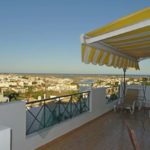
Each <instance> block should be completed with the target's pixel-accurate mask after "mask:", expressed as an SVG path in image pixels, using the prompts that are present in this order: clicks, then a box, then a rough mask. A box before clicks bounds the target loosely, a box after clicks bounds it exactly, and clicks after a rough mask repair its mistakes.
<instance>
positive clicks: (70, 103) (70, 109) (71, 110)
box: [70, 95, 73, 118]
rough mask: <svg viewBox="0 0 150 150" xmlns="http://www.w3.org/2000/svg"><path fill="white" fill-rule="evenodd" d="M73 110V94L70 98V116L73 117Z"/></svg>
mask: <svg viewBox="0 0 150 150" xmlns="http://www.w3.org/2000/svg"><path fill="white" fill-rule="evenodd" d="M72 113H73V111H72V95H71V98H70V118H72V116H73V114H72Z"/></svg>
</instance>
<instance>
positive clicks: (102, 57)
mask: <svg viewBox="0 0 150 150" xmlns="http://www.w3.org/2000/svg"><path fill="white" fill-rule="evenodd" d="M81 43H82V61H83V62H84V63H92V64H95V65H96V64H99V65H107V66H113V67H118V68H127V69H129V68H134V69H139V64H138V62H139V61H140V60H141V59H145V58H148V57H150V7H147V8H145V9H143V10H140V11H138V12H135V13H133V14H130V15H128V16H126V17H123V18H121V19H118V20H116V21H114V22H112V23H109V24H107V25H105V26H104V27H101V28H98V29H96V30H93V31H90V32H88V33H86V34H84V35H82V36H81Z"/></svg>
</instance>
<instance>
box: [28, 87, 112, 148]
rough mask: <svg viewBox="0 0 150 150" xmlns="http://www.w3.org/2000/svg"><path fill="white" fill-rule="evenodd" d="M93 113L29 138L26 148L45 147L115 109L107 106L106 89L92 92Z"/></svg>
mask: <svg viewBox="0 0 150 150" xmlns="http://www.w3.org/2000/svg"><path fill="white" fill-rule="evenodd" d="M91 93H92V94H91V100H92V101H91V111H90V112H87V113H84V114H82V115H80V116H78V117H75V118H72V119H70V120H67V121H65V122H62V123H60V124H57V125H55V126H53V127H51V128H48V129H45V130H42V131H40V132H38V133H34V134H32V135H30V136H27V141H26V146H27V149H28V150H34V149H35V148H37V147H39V146H41V145H44V144H46V143H48V142H50V141H52V140H54V139H55V138H57V137H59V136H61V135H64V134H65V133H67V132H69V131H71V130H73V129H75V128H77V127H80V126H81V125H83V124H85V123H87V122H89V121H90V120H93V119H95V118H97V117H98V116H101V115H102V114H104V113H105V112H107V111H109V110H111V109H112V108H113V105H114V104H113V103H109V104H107V100H106V99H105V88H98V89H92V92H91Z"/></svg>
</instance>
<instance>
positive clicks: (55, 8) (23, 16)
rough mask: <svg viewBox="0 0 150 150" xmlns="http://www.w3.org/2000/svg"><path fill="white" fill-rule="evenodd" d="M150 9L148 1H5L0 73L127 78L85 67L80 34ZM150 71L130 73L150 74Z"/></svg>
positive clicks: (1, 2)
mask: <svg viewBox="0 0 150 150" xmlns="http://www.w3.org/2000/svg"><path fill="white" fill-rule="evenodd" d="M148 6H150V1H149V0H13V1H12V0H0V72H24V73H25V72H35V73H45V72H46V73H94V74H97V73H98V74H101V73H122V70H121V69H120V70H119V69H114V68H110V67H105V66H104V67H100V66H94V65H86V64H83V63H82V62H81V50H80V34H82V33H86V32H88V31H90V30H92V29H95V28H98V27H100V26H103V25H105V24H107V23H109V22H111V21H113V20H115V19H118V18H120V17H123V16H126V15H128V14H130V13H132V12H135V11H138V10H140V9H143V8H145V7H148ZM149 65H150V60H146V61H143V62H141V64H140V66H141V71H140V72H139V71H137V72H135V71H128V73H134V74H139V73H141V74H150V71H149Z"/></svg>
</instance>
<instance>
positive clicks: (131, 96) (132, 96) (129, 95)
mask: <svg viewBox="0 0 150 150" xmlns="http://www.w3.org/2000/svg"><path fill="white" fill-rule="evenodd" d="M138 93H139V90H138V89H127V92H126V95H125V98H124V102H125V103H128V104H132V103H133V101H135V100H137V98H138Z"/></svg>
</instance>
